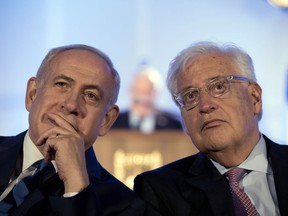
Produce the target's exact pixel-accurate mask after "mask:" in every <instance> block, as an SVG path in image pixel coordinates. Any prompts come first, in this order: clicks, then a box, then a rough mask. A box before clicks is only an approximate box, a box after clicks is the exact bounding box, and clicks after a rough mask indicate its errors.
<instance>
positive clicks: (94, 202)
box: [0, 132, 144, 216]
mask: <svg viewBox="0 0 288 216" xmlns="http://www.w3.org/2000/svg"><path fill="white" fill-rule="evenodd" d="M25 133H26V132H23V133H21V134H19V135H17V136H13V137H0V194H2V192H3V191H4V190H5V188H6V187H7V184H8V182H9V179H10V177H11V175H12V173H13V170H14V168H15V164H16V160H17V156H18V154H19V153H20V152H21V150H22V146H23V139H24V136H25ZM86 163H87V170H88V174H89V178H90V185H89V186H88V187H87V188H86V189H84V190H83V191H81V192H80V193H79V194H77V195H76V196H73V197H70V198H63V197H61V195H62V194H63V189H64V187H63V183H62V181H61V180H60V179H59V178H58V175H57V174H55V175H54V176H53V177H52V178H50V179H48V180H45V181H44V180H43V181H41V182H40V181H39V184H38V189H37V190H35V191H33V192H32V193H31V194H30V195H29V196H28V197H27V198H26V199H25V201H24V202H23V203H22V204H21V205H20V206H19V207H18V209H16V211H15V212H14V215H33V216H35V215H37V216H38V215H40V216H41V215H65V216H66V215H67V216H73V215H81V216H85V215H93V216H96V215H113V216H114V215H121V216H128V215H129V216H130V215H131V216H135V215H141V212H142V211H143V208H144V204H143V201H141V200H140V199H138V197H137V196H136V195H135V194H134V192H133V191H131V190H130V189H129V188H127V187H126V186H125V185H124V184H122V183H121V182H120V181H118V180H117V179H116V178H114V177H113V176H112V175H111V174H109V173H108V172H107V171H106V170H105V169H104V168H102V167H101V165H100V164H99V162H98V161H97V159H96V157H95V154H94V151H93V148H92V147H91V148H90V149H89V150H87V151H86ZM61 191H62V194H61V193H60V194H58V193H59V192H61ZM11 215H13V214H11Z"/></svg>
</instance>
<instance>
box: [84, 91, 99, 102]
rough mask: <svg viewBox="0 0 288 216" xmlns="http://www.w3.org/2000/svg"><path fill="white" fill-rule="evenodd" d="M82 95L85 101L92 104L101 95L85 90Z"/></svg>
mask: <svg viewBox="0 0 288 216" xmlns="http://www.w3.org/2000/svg"><path fill="white" fill-rule="evenodd" d="M83 95H84V98H85V101H86V102H87V103H92V104H96V105H97V104H98V103H99V102H100V100H101V97H100V96H99V95H97V94H96V93H94V92H85V93H84V94H83Z"/></svg>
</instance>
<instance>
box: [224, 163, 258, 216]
mask: <svg viewBox="0 0 288 216" xmlns="http://www.w3.org/2000/svg"><path fill="white" fill-rule="evenodd" d="M245 173H247V170H245V169H241V168H238V167H235V168H232V169H230V170H229V171H228V172H227V173H226V176H227V177H228V180H229V184H230V191H231V194H232V198H233V202H234V210H235V215H236V216H257V215H259V214H258V212H257V210H256V208H255V206H254V205H253V204H252V203H251V200H250V199H249V197H248V195H247V194H246V193H245V192H244V189H241V188H240V187H239V182H240V181H241V179H242V178H243V176H244V174H245Z"/></svg>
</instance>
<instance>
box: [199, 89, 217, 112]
mask: <svg viewBox="0 0 288 216" xmlns="http://www.w3.org/2000/svg"><path fill="white" fill-rule="evenodd" d="M198 100H199V101H198V108H199V111H200V112H201V113H210V112H211V111H213V110H215V109H216V108H217V104H216V103H215V98H214V97H213V96H211V95H210V94H209V92H208V91H207V90H206V89H201V91H199V98H198Z"/></svg>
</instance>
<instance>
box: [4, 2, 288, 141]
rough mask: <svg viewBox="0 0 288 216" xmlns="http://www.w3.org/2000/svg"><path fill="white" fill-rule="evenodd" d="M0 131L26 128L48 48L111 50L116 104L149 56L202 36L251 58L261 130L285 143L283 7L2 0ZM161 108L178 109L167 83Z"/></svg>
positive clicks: (122, 102)
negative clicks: (32, 84)
mask: <svg viewBox="0 0 288 216" xmlns="http://www.w3.org/2000/svg"><path fill="white" fill-rule="evenodd" d="M0 28H1V36H0V68H1V70H0V74H1V77H0V86H1V88H0V104H1V106H0V122H1V123H0V134H1V135H14V134H17V133H19V132H21V131H23V130H25V129H26V128H27V126H28V124H27V116H28V113H27V111H26V110H25V105H24V101H25V89H26V82H27V80H28V78H29V77H31V76H34V75H35V73H36V71H37V69H38V66H39V64H40V62H41V61H42V59H43V58H44V55H45V54H46V53H47V51H48V50H49V49H50V48H53V47H56V46H61V45H66V44H72V43H84V44H88V45H92V46H95V47H97V48H99V49H101V50H102V51H104V52H105V53H106V54H108V55H109V56H110V57H111V59H112V61H113V62H114V64H115V67H116V69H117V70H118V71H119V73H120V76H121V78H122V85H121V91H120V95H119V100H118V105H119V106H120V108H121V109H122V110H124V109H126V108H127V106H128V102H129V99H128V96H127V91H128V85H129V83H130V81H131V80H130V78H131V77H132V75H133V73H134V71H135V69H136V68H137V67H138V66H139V64H141V63H143V62H146V63H147V64H149V65H152V66H153V67H155V68H157V69H158V70H159V71H160V72H161V74H162V75H163V77H164V78H165V77H166V73H167V69H168V65H169V62H170V61H171V60H172V58H173V57H174V56H175V55H176V54H177V53H178V52H179V51H180V50H182V49H184V48H186V47H187V46H188V45H190V44H191V43H193V42H195V41H199V40H212V41H216V42H234V43H236V44H237V45H239V46H240V47H242V48H243V49H244V50H246V51H247V52H248V53H249V54H250V55H251V57H252V58H253V60H254V64H255V70H256V75H257V77H258V82H259V84H260V85H261V86H262V88H263V110H264V113H263V118H262V120H261V122H260V127H261V131H262V132H263V133H265V134H266V135H268V136H269V137H270V138H272V139H273V140H274V141H277V142H280V143H284V142H286V143H288V133H287V131H288V102H287V97H288V90H287V89H288V88H287V82H288V75H287V74H288V9H287V8H286V9H285V8H284V9H281V8H279V7H276V6H272V5H271V4H270V3H269V2H268V1H267V0H233V1H231V0H217V1H215V0H177V1H175V0H105V1H104V0H103V1H100V0H81V1H77V0H1V1H0ZM161 94H162V95H161V96H160V97H159V100H157V103H158V106H159V107H160V108H163V109H164V110H168V111H171V112H173V113H175V114H176V115H179V111H178V109H177V107H176V105H175V104H173V102H172V100H171V98H170V95H169V94H168V91H167V89H166V88H165V89H164V90H163V91H162V93H161Z"/></svg>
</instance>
